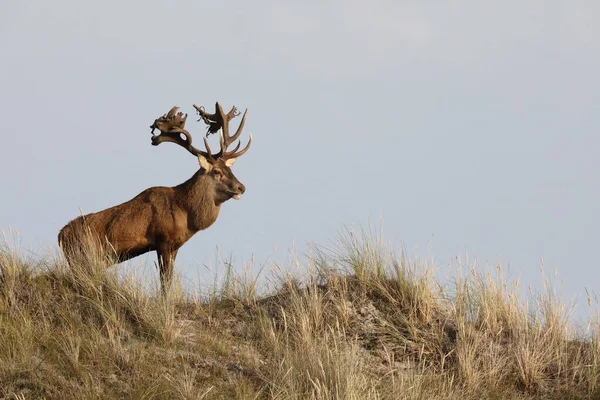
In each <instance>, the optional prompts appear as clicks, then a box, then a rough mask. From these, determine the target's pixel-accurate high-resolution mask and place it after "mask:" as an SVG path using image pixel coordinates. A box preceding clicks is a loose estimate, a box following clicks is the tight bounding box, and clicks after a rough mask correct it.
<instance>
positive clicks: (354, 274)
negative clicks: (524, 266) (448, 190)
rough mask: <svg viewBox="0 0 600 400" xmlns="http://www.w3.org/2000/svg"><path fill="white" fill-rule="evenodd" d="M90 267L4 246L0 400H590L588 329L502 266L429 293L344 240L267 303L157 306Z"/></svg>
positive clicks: (367, 247)
mask: <svg viewBox="0 0 600 400" xmlns="http://www.w3.org/2000/svg"><path fill="white" fill-rule="evenodd" d="M102 257H103V256H101V255H97V254H93V252H90V254H86V255H85V257H82V259H81V260H80V262H79V263H78V264H77V265H75V266H73V268H68V267H67V266H65V264H64V262H63V261H61V260H41V261H40V260H34V261H31V260H27V259H25V258H24V257H23V256H22V255H20V254H19V253H18V252H17V251H15V250H14V249H10V248H9V247H8V246H6V245H4V246H3V247H2V248H0V338H1V340H0V398H2V399H37V398H46V399H107V398H122V399H129V398H133V399H236V398H237V399H256V398H258V399H270V398H274V399H399V398H403V399H529V398H540V399H542V398H543V399H567V398H573V399H575V398H600V391H599V390H598V386H599V383H598V382H599V379H600V362H599V360H600V346H599V344H600V340H599V339H600V336H599V329H598V321H597V320H594V321H591V322H590V326H589V327H588V330H587V331H586V332H578V333H575V332H574V329H573V328H572V327H571V326H570V325H569V321H568V316H567V310H565V308H564V306H563V305H562V304H561V303H560V301H559V300H558V299H556V298H555V296H554V295H553V292H552V289H551V288H550V287H549V286H548V289H547V291H546V292H545V293H541V294H538V295H534V294H532V295H531V297H530V298H528V299H521V298H519V297H518V296H517V295H516V292H517V289H516V288H515V289H513V287H512V286H511V285H509V284H508V283H507V282H505V281H504V278H503V277H502V271H501V268H498V273H497V274H495V275H494V276H490V275H485V276H481V275H480V274H478V273H476V272H475V271H468V272H466V273H463V274H462V275H463V276H461V274H459V273H457V275H456V276H455V277H454V278H453V279H452V280H451V281H450V282H444V283H439V282H436V281H435V280H434V278H433V268H432V267H431V266H429V265H428V264H427V263H424V262H421V261H419V260H409V259H407V258H405V257H404V256H402V255H401V254H400V255H398V254H394V253H392V252H388V251H386V250H384V249H382V247H381V246H379V245H377V241H376V240H374V241H373V240H369V239H365V238H364V237H357V236H355V235H353V234H352V233H349V234H348V235H346V236H344V237H343V238H342V239H340V245H339V247H338V248H336V249H335V250H331V251H328V250H324V249H313V250H312V253H311V256H310V257H309V263H308V265H306V266H303V268H302V269H303V270H306V271H307V274H306V276H304V277H302V278H300V277H294V276H291V275H288V274H285V273H280V274H279V275H278V276H277V277H276V280H277V282H279V283H278V284H277V287H276V288H275V289H274V290H273V291H272V292H271V293H269V294H268V295H263V296H259V295H257V287H256V286H257V283H256V280H254V279H242V278H240V277H239V276H237V275H236V274H234V273H231V274H229V275H228V278H227V279H226V280H225V281H224V282H222V283H221V284H220V285H219V287H218V288H217V290H214V291H211V292H210V293H206V294H205V295H203V296H201V297H198V298H193V297H191V296H190V295H188V294H185V293H182V291H181V289H180V288H179V287H178V286H177V285H176V286H175V290H174V291H173V293H172V295H171V296H169V297H168V298H163V297H162V296H161V295H160V294H158V292H157V291H148V290H147V289H144V287H142V285H140V283H139V282H137V281H136V280H135V279H122V278H119V277H118V276H117V274H116V272H115V268H109V269H105V268H103V267H102V266H101V258H102ZM234 270H235V269H234V268H233V269H231V271H234ZM583 337H585V338H586V340H581V338H583Z"/></svg>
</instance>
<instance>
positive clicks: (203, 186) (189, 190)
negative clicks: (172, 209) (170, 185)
mask: <svg viewBox="0 0 600 400" xmlns="http://www.w3.org/2000/svg"><path fill="white" fill-rule="evenodd" d="M176 189H178V190H179V192H180V198H179V199H180V201H179V203H180V207H181V208H183V210H185V211H186V212H187V214H188V226H189V228H190V229H191V230H193V231H200V230H202V229H206V228H208V227H209V226H211V225H212V224H213V223H214V222H215V221H216V220H217V217H218V216H219V211H220V209H221V205H220V204H216V201H215V189H214V184H213V181H212V180H211V179H209V178H208V177H207V176H206V175H205V174H204V170H198V172H196V173H195V174H194V176H192V177H191V178H190V179H188V180H187V181H185V182H184V183H182V184H181V185H179V186H177V188H176Z"/></svg>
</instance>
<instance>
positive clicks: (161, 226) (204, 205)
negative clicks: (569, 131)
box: [58, 159, 245, 291]
mask: <svg viewBox="0 0 600 400" xmlns="http://www.w3.org/2000/svg"><path fill="white" fill-rule="evenodd" d="M209 161H210V164H211V166H212V167H211V168H210V170H209V171H207V170H205V169H203V168H201V169H200V170H199V171H198V172H196V174H194V176H192V177H191V178H190V179H188V180H187V181H186V182H184V183H182V184H181V185H178V186H175V187H152V188H149V189H146V190H144V191H143V192H142V193H140V194H139V195H137V196H136V197H134V198H133V199H131V200H129V201H127V202H125V203H122V204H119V205H117V206H114V207H111V208H108V209H106V210H103V211H100V212H96V213H91V214H87V215H84V216H81V217H78V218H76V219H74V220H72V221H71V222H69V223H68V224H67V225H66V226H65V227H64V228H62V230H61V231H60V233H59V234H58V241H59V245H60V246H61V247H62V248H63V249H64V252H65V255H66V257H67V260H68V261H69V262H70V263H71V262H72V261H73V258H74V254H75V252H77V251H82V250H85V249H83V248H82V247H83V246H85V243H86V241H85V240H84V233H85V232H88V233H90V234H91V235H92V236H93V237H94V238H96V239H99V242H100V243H103V246H105V250H112V251H114V253H115V254H116V255H117V257H118V260H119V261H125V260H128V259H130V258H133V257H136V256H138V255H140V254H144V253H147V252H149V251H156V253H157V255H158V262H159V268H160V277H161V285H162V288H163V291H166V289H167V288H168V285H169V283H170V281H171V277H172V274H173V262H174V260H175V257H176V256H177V251H178V250H179V248H180V247H181V246H182V245H183V244H184V243H185V242H187V241H188V240H189V239H190V238H191V237H192V236H193V235H194V234H195V233H196V232H198V231H200V230H203V229H206V228H208V227H209V226H211V225H212V224H213V223H214V222H215V221H216V219H217V217H218V216H219V210H220V209H221V204H222V203H223V202H224V201H227V200H229V199H230V198H231V197H232V196H233V195H241V194H242V193H244V191H245V187H244V185H242V184H241V183H240V182H239V181H238V180H237V178H236V177H235V176H234V175H233V173H232V172H231V169H230V168H229V167H227V166H226V165H225V162H224V161H223V160H222V159H218V160H213V159H211V160H209Z"/></svg>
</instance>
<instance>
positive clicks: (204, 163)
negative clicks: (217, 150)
mask: <svg viewBox="0 0 600 400" xmlns="http://www.w3.org/2000/svg"><path fill="white" fill-rule="evenodd" d="M198 163H199V164H200V166H201V167H202V168H204V169H205V170H206V172H208V171H210V170H211V169H212V164H211V163H209V162H208V160H207V159H206V157H204V156H203V155H199V156H198Z"/></svg>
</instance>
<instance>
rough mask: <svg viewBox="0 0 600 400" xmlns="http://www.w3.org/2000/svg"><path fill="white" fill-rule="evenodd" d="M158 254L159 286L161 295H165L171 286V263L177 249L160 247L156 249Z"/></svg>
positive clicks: (173, 260)
mask: <svg viewBox="0 0 600 400" xmlns="http://www.w3.org/2000/svg"><path fill="white" fill-rule="evenodd" d="M156 253H157V255H158V268H159V273H160V287H161V289H162V293H163V296H166V295H167V291H168V290H169V289H170V288H171V281H172V279H173V263H174V262H175V257H177V250H172V249H161V250H156Z"/></svg>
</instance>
